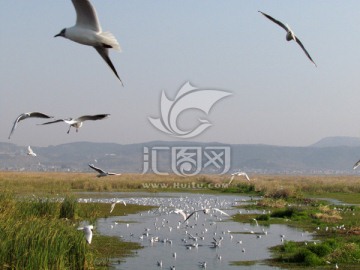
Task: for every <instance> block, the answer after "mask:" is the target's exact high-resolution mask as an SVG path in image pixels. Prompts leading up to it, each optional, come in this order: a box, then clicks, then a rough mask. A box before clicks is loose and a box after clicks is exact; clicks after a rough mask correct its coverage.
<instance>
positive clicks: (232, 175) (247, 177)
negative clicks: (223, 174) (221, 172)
mask: <svg viewBox="0 0 360 270" xmlns="http://www.w3.org/2000/svg"><path fill="white" fill-rule="evenodd" d="M242 175H243V176H245V178H246V180H248V181H250V177H249V176H248V175H247V173H246V172H234V173H232V174H231V178H230V181H229V184H228V185H230V184H231V182H232V181H233V180H234V178H235V176H242Z"/></svg>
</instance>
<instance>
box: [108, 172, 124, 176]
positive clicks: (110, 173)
mask: <svg viewBox="0 0 360 270" xmlns="http://www.w3.org/2000/svg"><path fill="white" fill-rule="evenodd" d="M107 174H108V175H121V173H112V172H109V173H107Z"/></svg>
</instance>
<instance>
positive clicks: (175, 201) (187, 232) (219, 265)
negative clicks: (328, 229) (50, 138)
mask: <svg viewBox="0 0 360 270" xmlns="http://www.w3.org/2000/svg"><path fill="white" fill-rule="evenodd" d="M109 196H111V198H109ZM113 198H118V199H122V200H124V201H125V202H126V203H133V204H142V205H155V206H158V207H159V208H157V209H155V210H153V211H147V212H142V213H140V214H134V215H129V216H121V217H111V218H106V219H99V220H98V221H97V224H96V231H97V232H98V233H100V234H104V235H109V236H118V237H121V238H122V239H124V240H125V241H132V242H138V243H140V244H141V245H142V246H144V248H143V249H140V250H138V252H137V256H134V257H128V258H126V259H125V262H121V263H120V264H119V263H117V260H114V268H115V269H148V270H150V269H170V267H172V266H175V269H177V270H179V269H186V270H188V269H205V268H204V267H203V265H202V264H203V263H204V262H206V269H239V268H241V269H259V270H265V269H279V268H277V267H270V266H267V265H262V264H256V265H252V266H233V265H231V262H233V261H253V260H263V259H268V258H270V252H269V250H268V248H269V247H271V246H275V245H279V244H282V243H283V241H289V240H291V241H311V239H312V236H311V234H310V233H308V232H304V231H301V230H297V229H294V228H290V227H288V226H286V225H270V226H266V227H265V226H261V225H260V226H257V224H256V221H255V220H253V221H252V222H251V223H238V222H233V221H232V220H231V218H230V217H228V216H226V215H224V214H222V213H221V212H219V211H216V210H210V211H209V213H208V214H204V213H203V212H202V211H199V212H197V213H196V214H194V215H193V216H192V217H190V218H189V219H188V221H186V222H184V218H183V217H182V216H181V215H180V214H176V213H174V212H173V210H174V209H183V210H184V211H186V212H187V214H189V213H191V212H193V211H194V210H199V209H203V208H208V209H213V208H217V209H220V210H222V211H224V212H225V213H227V214H229V215H230V216H231V215H234V214H236V213H239V211H241V213H248V212H249V211H247V210H244V209H238V208H234V206H235V205H236V206H241V205H242V204H245V203H249V200H250V197H248V196H230V195H201V194H191V193H156V194H153V193H151V194H149V193H111V194H109V193H106V194H104V198H101V194H96V199H92V201H99V202H109V203H110V202H111V200H113ZM115 207H126V206H124V205H123V204H118V205H116V206H115ZM109 208H110V205H109ZM254 212H255V213H262V211H250V213H254ZM214 239H215V240H214ZM221 239H222V240H221ZM215 241H216V242H220V245H219V246H217V247H214V245H213V243H212V242H215ZM160 261H162V267H160V266H158V264H157V262H160Z"/></svg>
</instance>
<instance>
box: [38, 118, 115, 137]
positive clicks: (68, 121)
mask: <svg viewBox="0 0 360 270" xmlns="http://www.w3.org/2000/svg"><path fill="white" fill-rule="evenodd" d="M109 115H110V114H96V115H83V116H80V117H78V118H76V119H73V118H69V119H58V120H55V121H50V122H46V123H42V124H41V125H48V124H54V123H59V122H65V123H66V124H69V125H70V127H69V130H68V131H67V133H68V134H69V132H70V129H71V127H74V128H76V132H78V130H79V128H81V127H82V125H83V122H84V121H87V120H93V121H95V120H101V119H104V118H107V117H108V116H109Z"/></svg>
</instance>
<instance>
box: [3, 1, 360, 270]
mask: <svg viewBox="0 0 360 270" xmlns="http://www.w3.org/2000/svg"><path fill="white" fill-rule="evenodd" d="M72 3H73V5H74V8H75V11H76V23H75V25H74V26H72V27H69V28H64V29H63V30H61V31H60V33H58V34H57V35H55V37H64V38H66V39H69V40H71V41H74V42H77V43H80V44H83V45H87V46H92V47H94V48H95V50H96V51H97V52H98V53H99V54H100V56H101V57H102V58H103V60H104V61H105V62H106V63H107V65H108V66H109V67H110V68H111V70H112V71H113V73H114V74H115V76H116V77H117V78H118V79H119V81H120V82H121V84H122V85H124V84H123V82H122V80H121V78H120V76H119V75H118V73H117V71H116V69H115V67H114V65H113V63H112V62H111V60H110V57H109V49H115V50H120V45H119V43H118V41H117V40H116V38H115V36H114V35H113V34H112V33H110V32H103V31H102V28H101V25H100V23H99V19H98V16H97V14H96V10H95V8H94V7H93V5H92V4H91V3H90V1H89V0H72ZM259 12H260V13H261V14H262V15H264V16H265V17H266V18H267V19H269V20H271V21H272V22H274V23H276V24H277V25H279V26H280V27H282V28H283V29H284V30H285V31H286V40H287V41H291V40H294V41H295V42H296V43H297V44H298V45H299V46H300V47H301V48H302V50H303V51H304V53H305V54H306V56H307V57H308V59H309V60H310V61H311V62H312V63H313V64H314V65H315V66H316V64H315V62H314V61H313V59H312V58H311V56H310V54H309V53H308V52H307V50H306V49H305V47H304V45H303V44H302V42H301V41H300V39H299V38H298V37H297V36H296V35H295V34H294V32H293V31H292V30H291V29H290V27H289V26H288V25H287V24H283V23H282V22H280V21H278V20H276V19H274V18H273V17H271V16H270V15H268V14H266V13H264V12H261V11H259ZM108 116H109V114H96V115H83V116H80V117H78V118H67V119H57V120H52V121H48V122H44V123H42V124H40V125H49V124H54V123H60V122H64V123H66V124H68V125H69V129H68V131H67V133H69V132H70V130H71V128H72V127H73V128H75V129H76V132H78V129H79V128H81V127H82V125H83V122H85V121H95V120H102V119H105V118H107V117H108ZM30 118H42V119H51V118H54V117H53V116H50V115H47V114H44V113H41V112H28V113H22V114H20V115H19V116H18V117H17V118H16V119H15V121H14V124H13V126H12V129H11V131H10V134H9V139H10V138H11V136H12V135H13V133H14V131H15V129H16V127H17V125H18V123H19V122H21V121H23V120H25V119H30ZM28 155H30V156H36V153H34V152H33V150H32V149H31V147H30V146H29V147H28ZM359 165H360V161H359V162H357V163H356V165H355V166H354V169H355V168H356V167H357V166H359ZM89 167H90V168H92V169H93V170H95V171H96V172H97V173H98V175H97V177H104V176H108V175H120V174H117V173H111V172H106V171H104V170H102V169H100V168H98V167H95V166H94V165H93V164H89ZM235 176H244V177H245V178H246V179H247V180H248V181H250V178H249V176H248V175H247V174H246V173H245V172H236V173H233V174H232V175H231V179H230V182H229V184H231V183H232V181H233V180H234V177H235ZM121 202H122V203H123V204H124V205H125V206H126V202H125V201H123V200H115V201H113V202H112V204H111V209H110V213H111V212H112V211H113V210H114V207H115V205H116V204H117V203H121ZM180 203H181V205H182V208H180V207H179V205H172V206H171V205H170V206H164V207H163V206H162V205H160V206H159V208H158V209H157V210H156V212H157V213H158V214H165V213H166V214H172V213H174V214H178V215H180V216H181V217H182V221H179V222H178V225H177V229H182V230H184V232H185V235H186V238H184V239H183V242H184V246H185V247H186V248H187V249H192V248H198V247H199V246H200V245H201V244H200V243H199V242H201V241H202V240H204V239H205V237H208V233H207V231H208V229H207V224H206V220H205V223H202V224H197V223H196V221H197V220H198V219H199V215H200V214H204V215H205V216H209V217H210V218H211V219H213V221H210V224H211V225H213V226H214V227H216V222H218V221H219V220H221V218H222V216H229V214H227V213H226V212H225V211H223V210H220V208H221V207H226V205H224V204H222V203H221V202H216V201H214V202H210V201H206V200H205V201H202V202H200V201H199V200H197V202H194V205H195V206H193V207H190V206H188V205H186V204H184V202H181V201H180ZM169 208H171V209H169ZM157 221H158V219H157ZM254 221H255V222H256V225H257V226H258V223H257V220H256V219H254ZM165 224H166V219H162V221H161V223H160V224H158V223H156V222H155V224H154V227H155V231H156V230H160V228H161V227H165ZM200 226H202V227H203V228H202V233H196V235H193V234H192V233H191V232H190V231H191V230H192V229H194V228H195V227H200ZM128 227H129V226H128ZM170 228H171V229H172V227H168V229H169V230H171V229H170ZM93 229H94V226H93V225H86V226H83V227H79V228H78V230H82V231H83V232H84V235H85V239H86V241H87V243H89V244H91V242H92V236H93ZM149 230H150V229H149ZM149 230H146V231H145V233H144V235H146V236H149V233H148V231H149ZM262 234H264V235H266V232H265V231H263V232H262ZM140 237H144V236H143V235H142V236H140ZM230 237H232V235H231V236H230ZM211 238H212V241H211V242H210V247H212V248H219V247H221V245H222V242H223V239H224V237H223V236H220V237H219V236H217V235H216V230H215V231H214V232H213V235H212V237H211ZM149 239H150V241H151V242H152V243H154V242H158V241H159V238H158V237H156V236H155V235H153V236H151V237H150V238H149ZM282 239H283V238H282ZM165 241H167V242H169V243H171V240H169V239H165ZM239 244H241V242H239ZM242 252H245V248H242ZM173 257H174V258H176V253H175V252H174V253H173ZM221 258H222V257H221V255H219V254H218V255H217V259H218V260H221ZM157 265H158V266H159V267H162V266H163V263H162V261H161V260H160V261H158V262H157ZM206 266H207V262H206V261H202V262H199V267H201V268H206ZM170 269H175V266H170Z"/></svg>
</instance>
